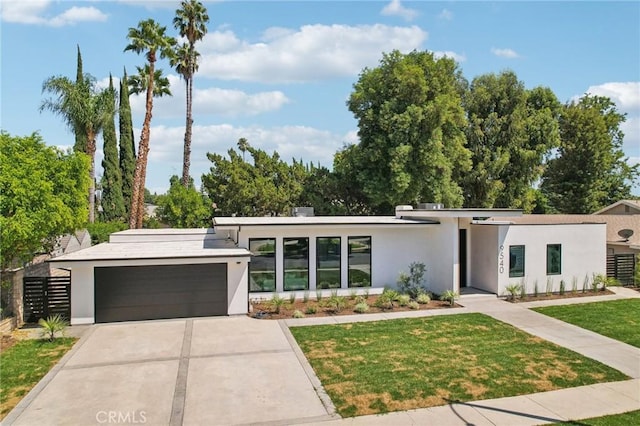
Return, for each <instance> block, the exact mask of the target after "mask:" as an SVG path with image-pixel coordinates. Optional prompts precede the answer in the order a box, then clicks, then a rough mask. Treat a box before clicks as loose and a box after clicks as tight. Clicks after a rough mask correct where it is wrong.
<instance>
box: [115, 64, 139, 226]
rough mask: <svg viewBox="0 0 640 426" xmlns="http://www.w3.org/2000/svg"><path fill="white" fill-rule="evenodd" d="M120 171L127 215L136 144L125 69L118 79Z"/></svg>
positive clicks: (129, 205) (134, 166)
mask: <svg viewBox="0 0 640 426" xmlns="http://www.w3.org/2000/svg"><path fill="white" fill-rule="evenodd" d="M118 115H119V117H120V173H121V176H122V197H123V199H124V206H125V216H126V217H127V218H128V217H129V210H130V209H131V195H132V193H133V174H134V172H135V169H136V146H135V140H134V138H133V119H132V117H131V105H130V104H129V84H128V77H127V70H126V68H125V70H124V76H123V77H122V79H121V80H120V106H119V111H118Z"/></svg>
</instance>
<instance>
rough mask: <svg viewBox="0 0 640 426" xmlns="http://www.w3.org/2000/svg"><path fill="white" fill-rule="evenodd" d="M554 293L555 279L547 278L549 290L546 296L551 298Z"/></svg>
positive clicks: (547, 289)
mask: <svg viewBox="0 0 640 426" xmlns="http://www.w3.org/2000/svg"><path fill="white" fill-rule="evenodd" d="M552 292H553V278H550V277H549V278H547V288H546V291H545V294H546V295H547V296H551V293H552Z"/></svg>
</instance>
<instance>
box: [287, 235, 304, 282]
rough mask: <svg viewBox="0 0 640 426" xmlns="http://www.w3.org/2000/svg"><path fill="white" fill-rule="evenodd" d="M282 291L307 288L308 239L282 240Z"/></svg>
mask: <svg viewBox="0 0 640 426" xmlns="http://www.w3.org/2000/svg"><path fill="white" fill-rule="evenodd" d="M283 241H284V291H295V290H307V289H308V288H309V238H285V239H284V240H283Z"/></svg>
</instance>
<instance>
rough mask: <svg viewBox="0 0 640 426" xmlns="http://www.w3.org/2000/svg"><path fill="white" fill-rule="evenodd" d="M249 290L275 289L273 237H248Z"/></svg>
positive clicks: (274, 247)
mask: <svg viewBox="0 0 640 426" xmlns="http://www.w3.org/2000/svg"><path fill="white" fill-rule="evenodd" d="M249 251H250V252H251V263H249V291H276V240H275V238H256V239H249Z"/></svg>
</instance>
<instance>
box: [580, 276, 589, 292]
mask: <svg viewBox="0 0 640 426" xmlns="http://www.w3.org/2000/svg"><path fill="white" fill-rule="evenodd" d="M589 287H590V284H589V275H585V276H584V281H582V292H583V293H586V292H587V289H588V288H589Z"/></svg>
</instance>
